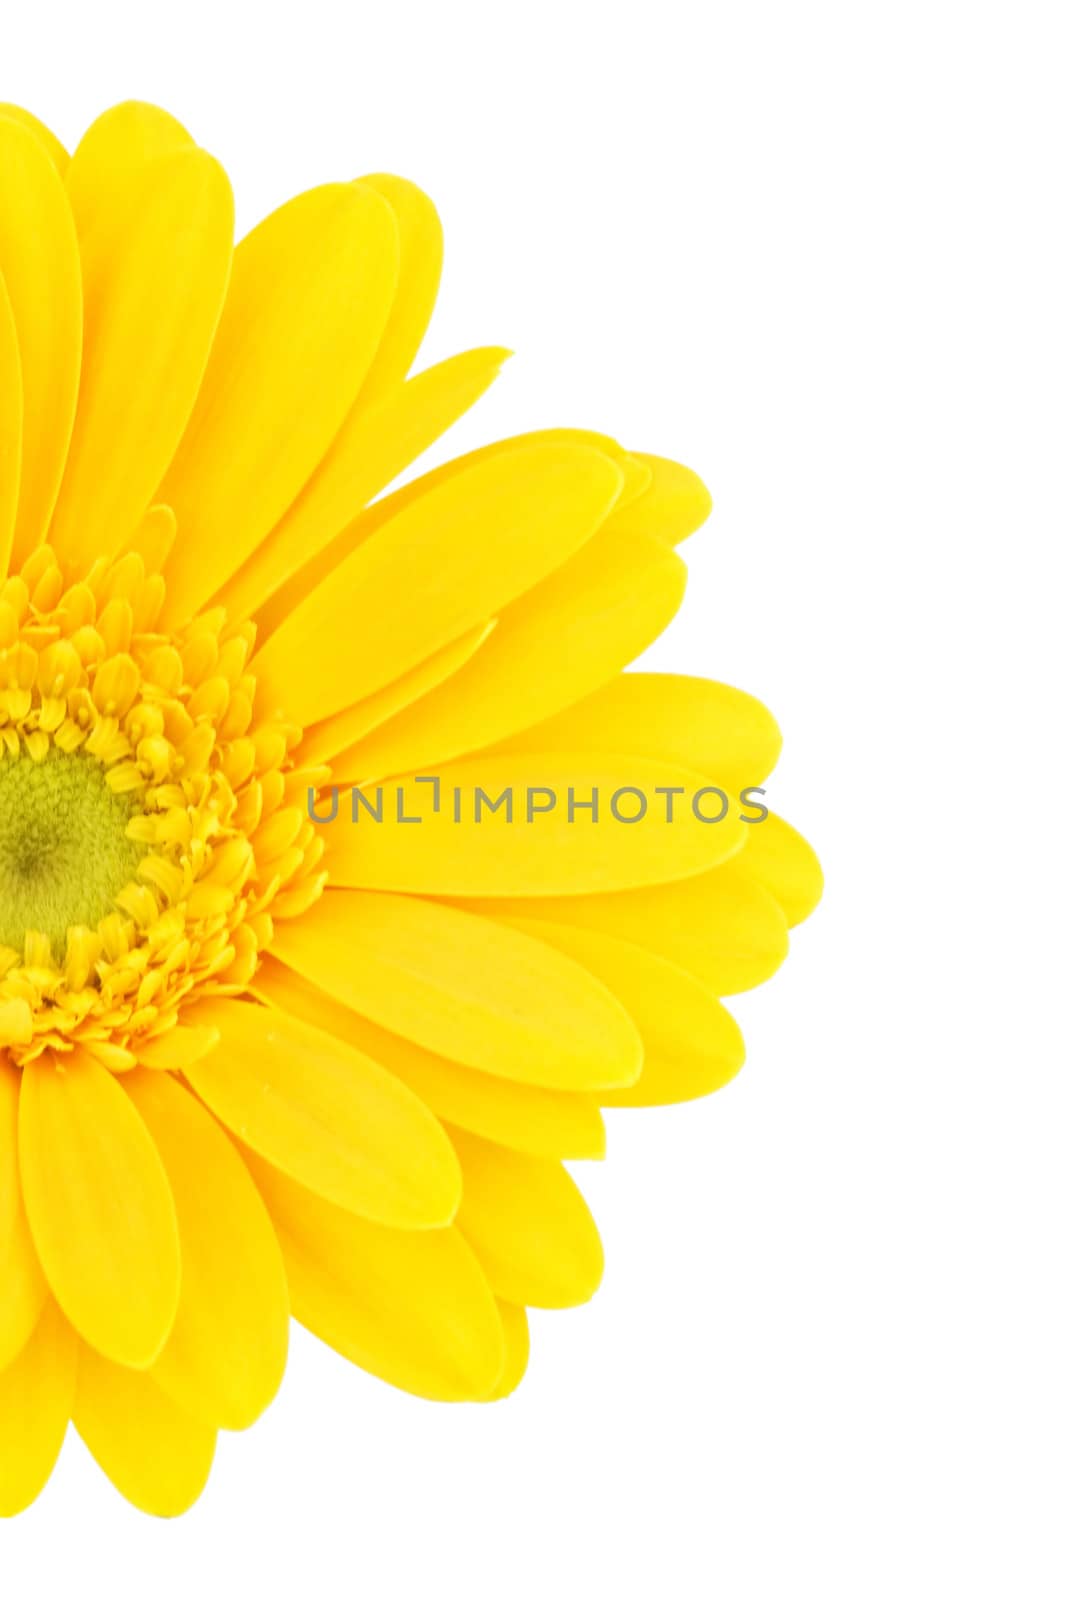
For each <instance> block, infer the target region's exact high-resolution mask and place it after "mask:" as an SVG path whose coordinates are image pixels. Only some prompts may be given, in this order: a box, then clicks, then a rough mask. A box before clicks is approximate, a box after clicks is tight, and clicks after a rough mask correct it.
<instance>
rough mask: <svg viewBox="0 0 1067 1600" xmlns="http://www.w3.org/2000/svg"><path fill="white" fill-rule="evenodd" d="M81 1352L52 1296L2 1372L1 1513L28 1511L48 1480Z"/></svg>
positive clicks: (68, 1410)
mask: <svg viewBox="0 0 1067 1600" xmlns="http://www.w3.org/2000/svg"><path fill="white" fill-rule="evenodd" d="M77 1355H78V1342H77V1340H76V1339H75V1337H74V1333H73V1331H72V1329H71V1328H70V1326H69V1324H68V1323H67V1321H66V1319H65V1318H64V1317H63V1316H62V1314H61V1313H60V1311H59V1308H58V1307H57V1305H56V1303H55V1301H54V1300H51V1299H50V1300H49V1301H48V1303H47V1305H46V1306H45V1308H44V1311H43V1312H42V1314H41V1318H40V1321H39V1322H38V1324H37V1326H36V1328H35V1329H34V1332H33V1335H32V1337H31V1338H30V1340H29V1342H28V1343H27V1345H26V1347H25V1348H24V1350H23V1351H22V1353H21V1355H20V1356H19V1357H18V1358H17V1360H16V1361H14V1362H13V1363H12V1364H11V1365H10V1366H9V1367H7V1368H6V1369H5V1370H4V1371H3V1372H0V1517H13V1516H16V1515H17V1514H18V1513H19V1512H20V1511H24V1510H25V1509H26V1507H27V1506H28V1505H30V1504H32V1502H33V1501H34V1500H36V1498H37V1496H38V1495H39V1494H40V1492H41V1490H42V1489H43V1488H44V1486H45V1484H46V1483H47V1482H48V1479H49V1476H50V1475H51V1471H52V1468H53V1467H54V1466H55V1464H56V1458H57V1457H58V1455H59V1451H60V1448H61V1446H62V1444H63V1436H64V1434H65V1433H66V1431H67V1423H68V1422H69V1421H70V1414H71V1407H72V1405H73V1402H74V1380H75V1373H76V1370H77Z"/></svg>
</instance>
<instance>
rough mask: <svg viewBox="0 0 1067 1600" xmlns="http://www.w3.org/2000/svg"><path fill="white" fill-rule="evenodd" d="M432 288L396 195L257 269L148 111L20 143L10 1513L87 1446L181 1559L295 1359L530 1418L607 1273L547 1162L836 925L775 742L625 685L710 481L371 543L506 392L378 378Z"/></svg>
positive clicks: (478, 519)
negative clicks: (64, 1446) (187, 1529)
mask: <svg viewBox="0 0 1067 1600" xmlns="http://www.w3.org/2000/svg"><path fill="white" fill-rule="evenodd" d="M440 262H441V239H440V229H439V225H438V221H437V217H436V214H435V212H434V210H433V208H432V206H431V204H430V202H429V201H428V200H427V199H426V197H425V196H424V195H422V194H421V193H420V192H419V191H418V190H417V189H416V188H414V187H413V186H412V185H411V184H409V183H406V182H404V181H403V180H401V179H398V178H393V177H387V176H374V177H368V178H363V179H360V180H358V181H357V182H345V183H331V184H327V185H324V186H323V187H321V188H318V189H314V190H311V191H310V192H308V193H306V194H303V195H300V196H298V197H297V198H296V199H295V200H292V201H290V202H289V203H288V204H287V205H284V206H282V207H281V208H280V209H279V210H278V211H276V212H275V213H274V214H273V215H271V216H269V217H268V218H267V219H266V220H265V221H264V222H262V223H260V225H259V226H258V227H256V228H255V229H253V231H252V232H251V233H250V234H249V235H248V236H247V237H246V238H245V239H243V240H242V242H241V243H240V244H239V245H238V246H237V247H236V249H234V247H233V208H232V199H231V194H230V189H229V185H228V183H227V180H226V178H225V175H224V174H223V172H222V170H221V168H220V167H219V166H218V164H217V163H216V162H215V161H214V160H213V159H212V157H211V156H209V155H207V154H206V153H205V152H204V151H203V150H201V149H199V148H198V147H197V146H196V145H195V144H194V143H193V141H192V139H191V138H190V137H189V135H188V134H187V133H186V131H185V130H184V129H183V128H182V127H181V126H180V125H179V124H178V123H176V122H175V121H174V120H173V119H172V118H171V117H169V116H167V115H166V114H165V113H164V112H162V111H159V110H156V109H155V108H153V107H150V106H144V105H140V104H126V105H121V106H118V107H116V108H114V109H113V110H111V111H109V112H107V113H105V115H104V116H102V117H101V118H100V119H99V120H98V121H97V122H96V123H95V124H94V125H93V127H92V128H90V130H89V131H88V133H87V134H86V135H85V137H84V139H83V140H82V142H81V144H80V145H79V146H78V148H77V150H76V151H75V153H74V155H73V157H72V158H70V159H68V157H67V156H66V154H65V153H64V151H63V150H62V148H61V147H60V146H59V144H58V142H57V141H56V140H55V139H54V137H53V136H52V135H51V134H50V133H49V132H48V131H47V130H46V129H44V128H43V127H42V126H41V124H39V123H38V122H37V121H36V120H35V119H34V118H32V117H31V116H29V114H27V113H25V112H22V111H19V110H16V109H15V108H12V107H7V108H3V109H0V1511H3V1512H5V1513H8V1514H10V1513H11V1512H14V1511H17V1510H20V1509H21V1508H22V1507H23V1506H24V1505H26V1504H28V1503H29V1502H30V1500H32V1499H33V1497H34V1496H35V1495H36V1494H37V1493H38V1492H39V1490H40V1489H41V1487H42V1486H43V1484H44V1482H45V1480H46V1479H47V1477H48V1474H49V1472H50V1470H51V1467H52V1464H53V1463H54V1461H55V1458H56V1456H57V1454H58V1451H59V1448H60V1445H61V1442H62V1439H63V1436H64V1433H65V1431H66V1428H67V1425H68V1423H69V1421H70V1420H71V1419H73V1422H74V1425H75V1427H76V1428H77V1430H78V1431H79V1433H80V1434H81V1435H82V1437H83V1438H84V1440H85V1441H86V1443H87V1445H88V1446H89V1449H90V1450H91V1451H92V1453H93V1455H94V1456H95V1457H96V1459H97V1460H98V1461H99V1462H100V1464H101V1466H102V1467H103V1468H104V1470H105V1471H106V1472H107V1473H108V1475H109V1476H110V1477H111V1478H112V1480H113V1481H114V1483H115V1484H116V1485H117V1486H118V1488H119V1489H120V1490H121V1491H122V1492H123V1493H124V1494H125V1495H126V1496H127V1497H128V1498H129V1499H130V1500H131V1501H133V1503H134V1504H135V1505H138V1506H141V1507H143V1508H144V1509H147V1510H150V1511H155V1512H158V1513H162V1514H172V1513H175V1512H177V1511H180V1510H182V1509H184V1507H185V1506H187V1505H188V1504H189V1503H190V1502H191V1501H192V1500H193V1499H194V1498H195V1497H196V1495H197V1494H198V1493H199V1491H200V1489H201V1487H202V1486H203V1483H204V1480H205V1479H206V1476H207V1473H208V1470H209V1467H210V1462H211V1458H212V1453H213V1450H214V1446H215V1439H216V1434H217V1432H218V1430H219V1429H236V1428H244V1427H246V1426H247V1425H248V1424H250V1423H251V1422H252V1421H253V1420H254V1419H255V1418H256V1416H258V1415H259V1413H260V1412H261V1411H262V1410H263V1409H264V1407H265V1406H266V1405H268V1404H269V1402H270V1400H271V1398H272V1397H273V1395H274V1393H275V1391H276V1389H277V1387H278V1384H279V1382H280V1380H281V1377H282V1371H283V1368H284V1365H285V1356H286V1342H287V1329H288V1322H289V1317H290V1313H291V1314H292V1315H294V1316H295V1317H296V1318H297V1319H298V1320H299V1321H300V1322H302V1323H304V1324H305V1325H306V1326H307V1327H308V1328H310V1329H311V1330H312V1331H313V1332H314V1333H316V1334H317V1335H318V1336H319V1337H320V1338H322V1339H323V1340H325V1341H326V1342H327V1343H328V1344H330V1345H332V1346H333V1347H334V1348H335V1349H337V1350H338V1351H340V1352H341V1354H343V1355H345V1356H347V1357H348V1358H350V1359H351V1360H353V1361H355V1362H358V1363H359V1364H360V1365H361V1366H363V1367H365V1368H366V1369H367V1370H368V1371H369V1372H371V1373H374V1374H375V1375H376V1376H378V1377H380V1378H382V1379H385V1380H386V1381H388V1382H390V1383H393V1384H396V1385H398V1386H399V1387H401V1388H404V1389H407V1390H410V1391H412V1392H414V1393H416V1394H419V1395H424V1396H427V1397H429V1398H431V1399H437V1400H492V1399H496V1398H500V1397H502V1396H503V1395H506V1394H507V1393H509V1392H510V1391H511V1390H512V1389H513V1388H514V1387H515V1385H516V1384H517V1383H518V1381H519V1379H520V1378H521V1376H522V1373H523V1370H524V1367H525V1364H526V1359H527V1350H528V1335H527V1321H526V1307H528V1306H535V1307H546V1308H553V1307H563V1306H569V1305H574V1304H577V1303H579V1302H581V1301H583V1300H585V1299H587V1298H588V1297H589V1296H590V1295H591V1294H592V1293H593V1291H594V1290H595V1288H596V1286H597V1283H598V1280H599V1277H600V1272H601V1249H600V1242H599V1239H598V1236H597V1233H596V1229H595V1226H594V1224H593V1221H592V1218H591V1216H590V1215H589V1212H588V1211H587V1209H586V1207H585V1205H584V1202H583V1201H582V1199H581V1196H580V1194H579V1192H578V1189H577V1187H576V1186H575V1183H574V1181H573V1179H572V1178H571V1177H570V1175H569V1173H568V1172H567V1171H566V1169H565V1167H564V1165H563V1163H564V1162H565V1161H570V1160H578V1159H583V1158H591V1157H597V1156H600V1155H601V1154H602V1153H603V1148H604V1126H603V1120H602V1115H601V1108H602V1107H604V1106H637V1105H653V1104H657V1103H664V1102H668V1101H679V1100H685V1099H691V1098H694V1097H696V1096H698V1095H702V1094H706V1093H708V1092H709V1091H711V1090H713V1089H715V1088H717V1087H719V1086H720V1085H721V1084H723V1083H725V1082H726V1081H727V1080H728V1079H729V1078H730V1077H732V1076H733V1075H734V1073H736V1072H737V1070H738V1068H739V1067H740V1065H741V1061H742V1046H741V1040H740V1036H739V1033H738V1030H737V1028H736V1025H735V1024H734V1022H733V1020H732V1019H731V1017H730V1015H729V1013H728V1012H727V1010H726V1008H725V1007H724V1006H723V1004H722V1000H721V997H722V996H723V995H729V994H731V993H734V992H736V991H738V990H741V989H746V988H749V987H751V986H752V985H753V984H756V983H759V982H761V981H762V980H763V979H765V978H767V977H768V976H770V974H771V973H772V972H773V971H774V969H775V968H776V967H777V965H778V964H779V963H780V961H781V960H782V959H783V957H784V955H785V951H786V930H787V926H788V925H790V924H791V923H793V922H796V921H798V920H800V918H802V917H803V916H805V915H806V914H807V912H808V911H809V910H810V909H811V908H812V906H813V905H814V903H815V901H816V899H817V898H818V894H819V887H820V879H819V871H818V867H817V864H816V862H815V860H814V857H813V856H812V854H811V852H810V850H809V849H808V847H807V846H806V845H805V844H804V843H803V841H802V840H801V839H800V838H799V836H798V835H796V834H795V833H794V832H793V830H792V829H790V828H789V827H788V825H787V824H785V823H784V822H782V821H781V820H780V819H778V818H776V817H773V816H766V815H764V816H760V815H759V813H760V812H761V811H762V806H761V805H760V804H759V803H758V802H757V801H755V800H754V798H753V797H752V794H751V791H752V790H754V789H758V790H760V792H762V790H761V785H762V782H763V779H764V778H765V777H766V775H767V773H768V772H769V771H770V769H771V767H772V766H773V764H774V761H775V759H776V756H777V753H778V745H779V736H778V732H777V729H776V727H775V724H774V722H773V720H772V718H771V717H770V715H769V714H768V713H767V712H766V711H765V710H764V709H763V707H762V706H760V705H759V704H758V702H756V701H754V700H752V699H751V698H750V697H749V696H747V695H745V694H743V693H741V692H740V691H738V690H734V689H731V688H728V687H726V686H725V685H722V684H718V683H712V682H703V681H700V680H697V679H690V678H683V677H675V676H670V675H659V674H651V673H627V672H624V671H623V669H624V668H625V667H627V666H628V664H629V663H631V662H632V661H633V660H634V659H635V658H636V657H637V656H638V655H639V654H640V652H641V651H642V650H643V649H644V648H645V647H646V646H647V645H648V644H649V643H650V642H651V641H652V640H653V639H654V638H655V637H656V636H657V635H658V634H659V633H660V632H661V631H662V629H663V628H664V627H665V626H666V625H667V623H668V622H669V621H670V619H671V617H672V616H673V614H674V612H675V610H676V609H677V607H678V605H679V603H680V601H681V597H682V591H683V587H684V567H683V564H682V562H681V560H680V558H679V557H678V555H677V553H676V551H675V549H674V546H675V545H676V544H677V543H678V542H679V541H680V540H681V539H682V538H684V537H685V536H686V535H688V534H689V533H691V532H692V531H693V530H694V529H695V528H696V527H697V526H698V525H699V524H700V523H701V522H702V521H703V519H704V517H705V516H706V514H707V512H708V510H709V508H710V501H709V500H708V497H707V494H706V491H705V490H704V488H703V486H702V484H701V483H700V482H699V480H698V479H697V478H696V477H695V476H694V475H693V474H692V473H691V472H689V471H688V470H687V469H685V468H683V467H681V466H679V465H677V464H675V463H673V462H670V461H666V460H663V459H660V458H657V457H653V456H649V455H643V454H638V453H633V452H630V451H628V450H625V449H623V448H622V447H621V446H620V445H618V444H617V443H616V442H615V441H614V440H612V439H610V438H607V437H605V436H603V435H600V434H595V433H588V432H583V431H580V430H573V429H553V430H547V431H545V432H543V433H539V434H530V435H526V436H523V437H520V438H516V439H509V440H504V441H502V442H500V443H496V444H492V445H490V446H488V447H486V448H483V449H480V450H477V451H475V452H473V453H472V454H469V455H467V456H465V457H463V458H461V459H459V460H455V461H452V462H450V463H449V464H448V465H447V466H444V467H440V468H438V469H437V470H435V471H433V472H430V473H428V474H426V475H425V476H423V477H421V478H418V479H416V480H415V481H413V482H411V483H409V484H408V485H407V486H406V487H404V488H401V489H399V490H397V491H394V492H393V493H390V494H385V495H384V497H383V491H385V490H386V489H387V488H388V486H389V484H390V483H391V482H392V480H394V479H395V478H396V477H397V476H398V474H400V473H401V472H402V471H403V470H404V469H405V468H406V467H407V466H408V465H409V464H410V463H411V462H412V461H413V460H415V459H416V458H417V457H418V456H419V454H420V453H421V452H422V451H423V450H425V449H426V448H427V446H429V445H430V444H431V443H432V442H433V441H434V440H435V439H437V438H438V437H439V436H440V435H441V434H442V433H444V432H445V431H446V430H447V428H448V427H449V426H450V425H451V423H453V422H454V421H456V420H457V418H458V417H460V416H461V415H462V414H463V413H464V412H465V411H466V410H467V409H468V408H469V407H470V406H471V405H472V404H473V403H474V402H475V401H476V400H477V399H478V398H479V396H480V395H481V394H482V393H483V392H484V391H485V390H486V389H487V388H488V386H489V385H490V384H491V382H492V380H493V378H494V377H495V376H496V374H497V372H498V370H499V368H500V366H501V364H502V362H503V360H504V358H505V355H506V352H505V351H503V350H500V349H497V348H489V349H479V350H472V351H468V352H466V353H464V354H461V355H459V356H456V357H453V358H452V359H450V360H447V361H443V362H441V363H440V364H439V365H437V366H434V367H430V368H428V369H427V370H424V371H422V372H420V373H419V374H418V375H417V376H415V377H409V376H408V373H409V370H410V368H411V366H412V363H413V360H414V358H415V355H416V352H417V349H418V346H419V343H420V341H421V338H422V334H423V332H424V330H425V327H426V324H427V322H428V320H429V316H430V312H431V309H432V305H433V301H434V298H435V294H436V289H437V281H438V276H439V270H440ZM720 796H721V805H720V800H719V798H718V797H720ZM746 797H747V801H746ZM746 804H747V807H748V809H746Z"/></svg>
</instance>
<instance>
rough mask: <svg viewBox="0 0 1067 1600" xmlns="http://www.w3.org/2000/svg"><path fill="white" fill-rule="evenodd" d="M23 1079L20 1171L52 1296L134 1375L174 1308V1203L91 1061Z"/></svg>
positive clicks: (134, 1125)
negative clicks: (129, 1368)
mask: <svg viewBox="0 0 1067 1600" xmlns="http://www.w3.org/2000/svg"><path fill="white" fill-rule="evenodd" d="M67 1061H68V1063H69V1064H64V1065H63V1066H59V1065H58V1064H57V1063H56V1062H54V1061H53V1059H52V1058H51V1057H50V1056H44V1057H42V1058H40V1059H39V1060H37V1061H34V1062H31V1063H30V1064H29V1065H28V1066H26V1067H25V1068H24V1069H23V1073H22V1093H21V1095H20V1097H19V1161H20V1163H21V1168H22V1192H23V1197H24V1199H25V1202H26V1214H27V1216H28V1217H29V1223H30V1231H31V1233H32V1234H33V1241H34V1244H35V1245H36V1247H37V1254H38V1257H39V1258H40V1262H41V1265H42V1267H43V1268H44V1273H45V1277H46V1278H47V1279H48V1284H49V1287H50V1288H51V1290H52V1293H53V1294H54V1295H55V1297H56V1299H57V1300H58V1301H59V1304H60V1306H61V1307H62V1309H63V1310H64V1311H65V1312H66V1314H67V1316H68V1317H69V1318H70V1320H71V1322H72V1323H73V1324H74V1326H75V1328H77V1330H78V1332H79V1333H80V1334H81V1335H82V1337H83V1338H84V1339H86V1340H87V1341H88V1343H89V1344H91V1345H93V1346H95V1348H96V1349H98V1350H100V1351H102V1352H104V1353H106V1354H107V1355H109V1356H111V1357H113V1358H114V1359H115V1360H116V1361H122V1362H124V1363H125V1364H126V1365H127V1366H130V1367H147V1366H150V1365H151V1363H152V1362H153V1361H154V1360H155V1358H156V1356H157V1355H158V1354H159V1352H160V1350H161V1349H162V1347H163V1344H164V1341H165V1340H166V1337H167V1335H168V1334H169V1332H170V1330H171V1327H172V1325H173V1322H174V1314H175V1311H176V1310H177V1306H178V1288H179V1280H180V1275H181V1263H180V1259H179V1253H178V1226H177V1221H176V1219H175V1213H174V1201H173V1199H172V1198H171V1192H170V1187H169V1185H168V1183H167V1177H166V1173H165V1172H164V1170H163V1164H162V1162H161V1161H160V1159H159V1154H158V1152H157V1150H156V1147H155V1145H154V1144H153V1143H152V1139H151V1137H150V1135H149V1133H148V1130H147V1128H146V1127H145V1125H144V1123H143V1122H142V1121H141V1118H140V1117H139V1116H138V1114H137V1112H136V1111H135V1110H134V1107H133V1105H132V1104H131V1102H130V1100H129V1099H128V1098H127V1096H126V1094H125V1092H124V1091H123V1089H122V1088H121V1086H120V1084H119V1081H118V1079H117V1078H115V1077H113V1076H112V1074H111V1073H110V1072H108V1071H107V1069H106V1068H105V1067H102V1066H100V1065H98V1063H97V1062H95V1061H94V1060H92V1058H91V1057H89V1056H87V1055H85V1054H84V1053H82V1054H80V1055H78V1056H76V1057H74V1058H73V1059H71V1058H67Z"/></svg>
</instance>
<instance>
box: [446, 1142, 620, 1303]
mask: <svg viewBox="0 0 1067 1600" xmlns="http://www.w3.org/2000/svg"><path fill="white" fill-rule="evenodd" d="M450 1132H451V1136H452V1141H453V1143H454V1144H455V1147H456V1151H457V1153H458V1155H459V1158H460V1161H461V1162H462V1165H463V1204H462V1205H461V1206H460V1209H459V1216H458V1218H457V1219H456V1220H457V1223H458V1225H459V1228H460V1231H461V1232H462V1233H463V1235H464V1236H465V1237H466V1238H467V1239H468V1240H469V1241H470V1243H471V1244H472V1246H473V1247H474V1251H475V1254H476V1255H477V1257H478V1259H479V1261H480V1262H481V1264H482V1267H483V1268H484V1270H485V1275H486V1277H487V1278H488V1279H489V1282H490V1284H491V1285H492V1287H493V1290H494V1291H495V1293H496V1294H498V1295H499V1296H500V1297H501V1298H502V1299H504V1300H514V1301H517V1302H519V1303H521V1304H523V1305H530V1306H543V1307H547V1308H549V1309H554V1308H562V1307H564V1306H576V1305H581V1304H582V1302H583V1301H585V1300H588V1299H590V1298H591V1297H592V1295H594V1294H595V1293H596V1290H597V1287H598V1285H599V1283H600V1279H601V1276H602V1274H603V1271H604V1252H603V1249H602V1248H601V1244H600V1235H599V1234H598V1233H597V1230H596V1223H595V1222H594V1221H593V1218H592V1215H591V1214H590V1211H589V1208H588V1206H587V1205H586V1203H585V1201H584V1200H583V1199H582V1196H581V1194H580V1193H579V1191H578V1186H577V1184H576V1183H575V1182H574V1179H573V1178H572V1177H571V1176H570V1174H569V1173H568V1172H567V1171H566V1170H565V1169H564V1168H563V1167H561V1166H560V1165H559V1164H558V1163H557V1162H553V1161H539V1160H537V1159H536V1158H535V1157H534V1156H524V1155H519V1153H518V1152H517V1151H515V1150H505V1149H503V1148H501V1146H500V1145H495V1144H489V1143H487V1142H486V1141H485V1140H484V1139H476V1138H474V1136H473V1135H472V1134H469V1133H460V1132H459V1131H458V1130H457V1129H451V1130H450Z"/></svg>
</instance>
